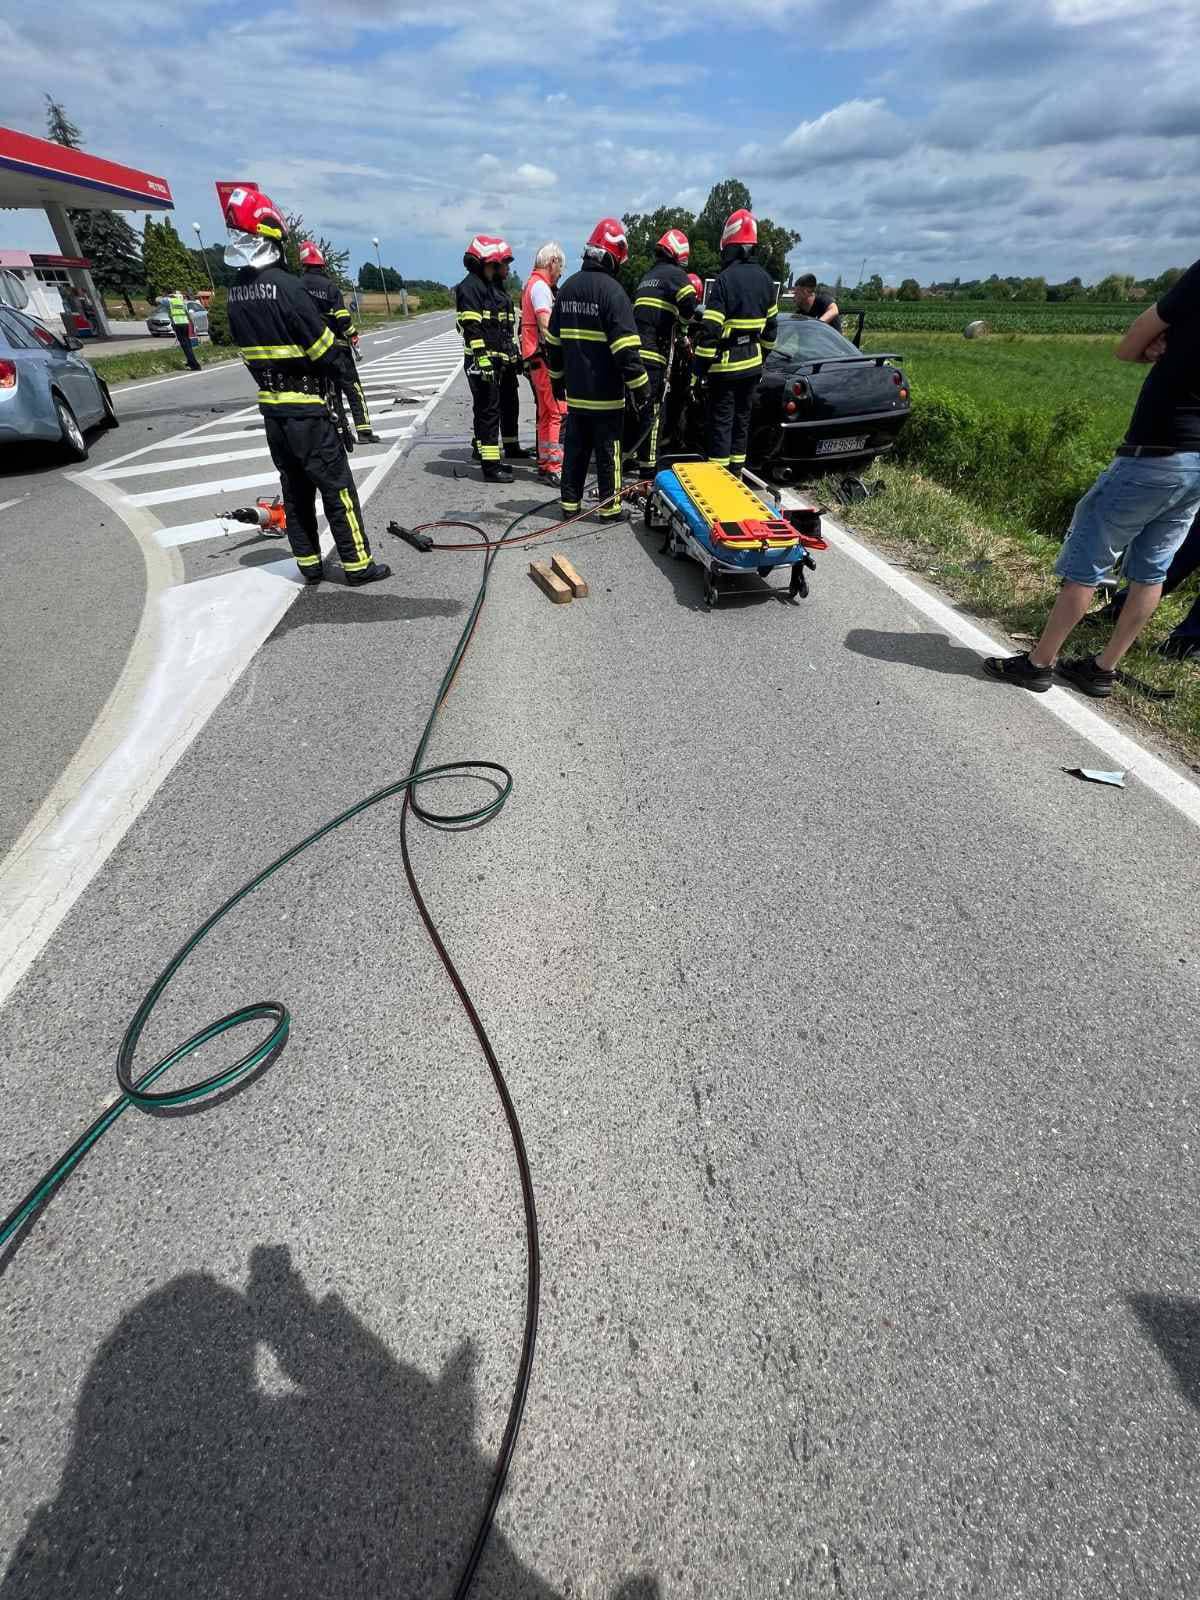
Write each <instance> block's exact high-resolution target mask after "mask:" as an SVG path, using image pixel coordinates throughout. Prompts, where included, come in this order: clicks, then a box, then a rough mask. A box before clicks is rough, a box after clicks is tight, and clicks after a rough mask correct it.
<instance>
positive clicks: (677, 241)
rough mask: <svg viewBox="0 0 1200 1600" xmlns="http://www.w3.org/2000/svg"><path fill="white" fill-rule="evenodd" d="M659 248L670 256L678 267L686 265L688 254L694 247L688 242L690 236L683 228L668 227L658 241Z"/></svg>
mask: <svg viewBox="0 0 1200 1600" xmlns="http://www.w3.org/2000/svg"><path fill="white" fill-rule="evenodd" d="M658 249H660V250H661V251H662V253H663V255H665V256H669V257H670V259H671V260H672V261H673V262H674V263H675V265H676V266H677V267H686V266H687V264H688V256H689V255H690V254H691V252H692V247H691V245H690V244H688V236H687V234H686V233H684V231H683V229H682V228H668V229H667V231H666V233H664V234H663V236H662V238H661V239H660V240H659V241H658Z"/></svg>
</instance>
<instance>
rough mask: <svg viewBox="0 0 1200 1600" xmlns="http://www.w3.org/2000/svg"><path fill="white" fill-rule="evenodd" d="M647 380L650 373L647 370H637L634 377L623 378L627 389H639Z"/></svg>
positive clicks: (648, 380)
mask: <svg viewBox="0 0 1200 1600" xmlns="http://www.w3.org/2000/svg"><path fill="white" fill-rule="evenodd" d="M649 382H650V374H649V373H648V372H639V373H638V375H637V377H636V378H627V379H626V380H625V387H626V388H627V389H641V388H644V387H645V385H646V384H648V383H649Z"/></svg>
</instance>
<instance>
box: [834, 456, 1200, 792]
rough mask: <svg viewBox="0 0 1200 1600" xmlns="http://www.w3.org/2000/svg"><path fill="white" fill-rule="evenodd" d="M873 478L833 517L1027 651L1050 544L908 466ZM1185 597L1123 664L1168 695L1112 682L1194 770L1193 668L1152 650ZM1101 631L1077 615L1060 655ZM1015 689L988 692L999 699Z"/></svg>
mask: <svg viewBox="0 0 1200 1600" xmlns="http://www.w3.org/2000/svg"><path fill="white" fill-rule="evenodd" d="M872 476H873V477H875V476H877V477H879V478H881V479H882V480H883V481H884V483H885V484H886V485H887V488H886V490H885V492H884V493H883V494H881V495H877V496H876V497H875V498H873V499H871V500H867V501H864V502H862V503H861V504H858V505H855V506H853V507H851V508H849V509H848V510H847V511H846V512H845V513H844V514H842V513H836V512H835V516H840V517H841V520H844V521H846V523H847V524H848V525H849V526H850V527H851V528H852V529H853V530H854V531H855V532H857V533H861V534H862V535H863V536H864V537H865V538H866V539H867V540H868V541H869V542H870V543H871V544H873V545H875V546H877V547H879V548H881V549H883V550H884V551H885V552H886V553H887V554H888V555H889V556H891V557H892V559H899V560H902V561H903V563H904V565H905V566H907V567H908V568H909V570H910V571H912V572H913V573H914V574H916V575H917V576H919V577H925V578H928V579H929V581H930V582H931V583H932V584H933V585H934V586H935V587H937V588H939V589H942V590H944V591H945V592H946V593H947V594H949V595H950V596H951V597H952V598H953V599H954V600H955V601H957V602H958V604H959V605H961V606H962V607H963V609H964V610H967V611H970V612H973V613H974V614H975V615H976V616H978V617H980V618H982V619H984V620H986V621H988V622H992V623H996V624H998V625H999V627H1000V628H1002V629H1003V631H1004V632H1005V633H1006V634H1008V636H1009V637H1010V638H1011V639H1012V640H1013V641H1014V644H1013V649H1014V650H1019V649H1028V647H1029V645H1030V643H1031V642H1032V640H1033V639H1035V638H1036V637H1037V635H1038V634H1039V633H1040V632H1041V628H1042V624H1043V623H1044V622H1045V619H1046V615H1047V613H1048V612H1049V610H1050V607H1051V605H1052V604H1053V601H1054V596H1055V593H1056V592H1057V588H1058V580H1057V579H1056V578H1055V576H1054V571H1053V568H1054V559H1055V557H1056V555H1057V554H1058V548H1059V543H1060V541H1059V539H1057V538H1053V539H1052V538H1047V537H1045V536H1044V535H1042V534H1040V533H1037V532H1034V531H1032V530H1031V529H1030V528H1029V527H1028V525H1026V524H1023V523H1022V522H1021V521H1020V520H1018V519H1015V518H1011V517H1004V516H1001V515H997V514H989V513H986V512H983V511H981V510H980V509H979V508H977V507H976V506H973V505H971V504H970V503H968V502H967V501H966V500H964V499H961V498H960V497H959V496H957V495H955V494H952V493H951V492H950V491H949V490H948V489H946V488H945V487H944V486H943V485H942V484H940V483H938V482H936V481H934V480H933V479H931V478H930V477H928V476H926V475H924V474H922V473H920V472H917V471H914V470H912V469H910V468H907V467H904V466H892V465H888V466H880V467H879V468H878V469H876V471H875V472H873V473H872ZM831 498H832V497H830V500H831ZM826 503H829V500H827V502H826ZM1194 598H1195V596H1194V591H1193V589H1192V586H1191V585H1185V586H1184V588H1183V590H1182V591H1181V592H1180V593H1178V594H1176V595H1172V596H1171V597H1170V598H1169V599H1168V600H1164V602H1163V604H1162V605H1161V606H1160V608H1159V610H1158V611H1157V613H1156V614H1155V616H1154V619H1153V621H1152V622H1151V624H1150V626H1149V628H1147V630H1146V632H1145V634H1143V636H1142V639H1141V640H1140V641H1139V643H1138V644H1137V646H1135V648H1134V649H1133V650H1131V651H1130V653H1129V655H1128V656H1126V658H1125V660H1124V662H1123V663H1122V670H1123V671H1124V672H1126V673H1127V674H1129V675H1131V676H1132V677H1134V678H1137V679H1139V680H1141V681H1142V682H1143V683H1144V684H1146V685H1149V686H1151V687H1153V688H1155V689H1159V690H1166V691H1173V692H1174V695H1175V698H1174V699H1173V700H1166V701H1163V700H1156V699H1154V698H1153V697H1152V696H1150V695H1148V694H1146V693H1145V692H1143V691H1142V690H1139V689H1138V688H1136V687H1130V686H1129V685H1126V684H1118V686H1117V689H1116V692H1115V694H1114V696H1113V702H1115V703H1116V704H1117V705H1118V706H1120V707H1121V708H1122V709H1123V710H1124V711H1126V712H1127V713H1129V714H1130V715H1131V716H1133V717H1134V718H1135V719H1136V720H1137V721H1139V722H1141V723H1143V724H1145V725H1147V726H1148V727H1151V728H1153V729H1155V730H1156V731H1157V732H1159V733H1161V734H1163V735H1165V736H1166V737H1167V738H1168V739H1169V740H1170V741H1171V742H1172V743H1173V744H1175V746H1176V747H1177V748H1178V749H1179V750H1180V752H1181V753H1182V754H1183V755H1184V756H1185V758H1186V759H1187V760H1188V761H1189V763H1190V764H1191V765H1192V766H1193V767H1195V768H1197V770H1200V669H1198V668H1197V667H1196V666H1195V665H1193V664H1192V663H1190V662H1170V661H1164V660H1163V659H1162V658H1161V657H1160V656H1157V655H1155V654H1154V650H1153V646H1154V645H1156V644H1158V643H1159V642H1160V641H1161V640H1163V639H1165V638H1166V636H1167V634H1168V633H1170V631H1171V629H1172V628H1173V627H1174V626H1175V624H1176V623H1177V622H1179V621H1180V620H1182V618H1183V616H1184V614H1185V612H1186V611H1187V609H1188V607H1189V606H1190V605H1191V602H1192V600H1193V599H1194ZM1109 631H1110V624H1108V623H1106V622H1103V621H1101V620H1099V619H1098V618H1097V617H1095V616H1093V617H1091V618H1088V619H1085V621H1084V622H1083V624H1082V625H1081V626H1080V627H1079V628H1078V629H1077V630H1076V632H1075V634H1074V635H1073V636H1072V639H1071V643H1070V645H1069V646H1068V650H1069V651H1072V652H1074V651H1075V649H1076V647H1078V649H1080V650H1098V649H1100V647H1101V645H1102V644H1103V642H1104V640H1105V638H1106V637H1107V636H1108V633H1109ZM1017 692H1018V691H1016V690H1006V689H1003V688H1001V687H999V686H998V687H997V693H998V694H1004V693H1008V694H1013V693H1017ZM1113 702H1110V704H1111V703H1113Z"/></svg>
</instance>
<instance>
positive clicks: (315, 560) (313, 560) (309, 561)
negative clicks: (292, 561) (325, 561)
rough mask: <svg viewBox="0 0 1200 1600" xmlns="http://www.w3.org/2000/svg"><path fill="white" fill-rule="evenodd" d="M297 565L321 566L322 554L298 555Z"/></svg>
mask: <svg viewBox="0 0 1200 1600" xmlns="http://www.w3.org/2000/svg"><path fill="white" fill-rule="evenodd" d="M296 565H297V566H298V567H319V566H320V565H321V558H320V556H297V557H296Z"/></svg>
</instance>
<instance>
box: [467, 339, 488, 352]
mask: <svg viewBox="0 0 1200 1600" xmlns="http://www.w3.org/2000/svg"><path fill="white" fill-rule="evenodd" d="M468 344H469V348H470V349H472V350H486V349H487V345H486V344H485V343H484V342H483V340H482V339H471V340H469V341H468Z"/></svg>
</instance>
